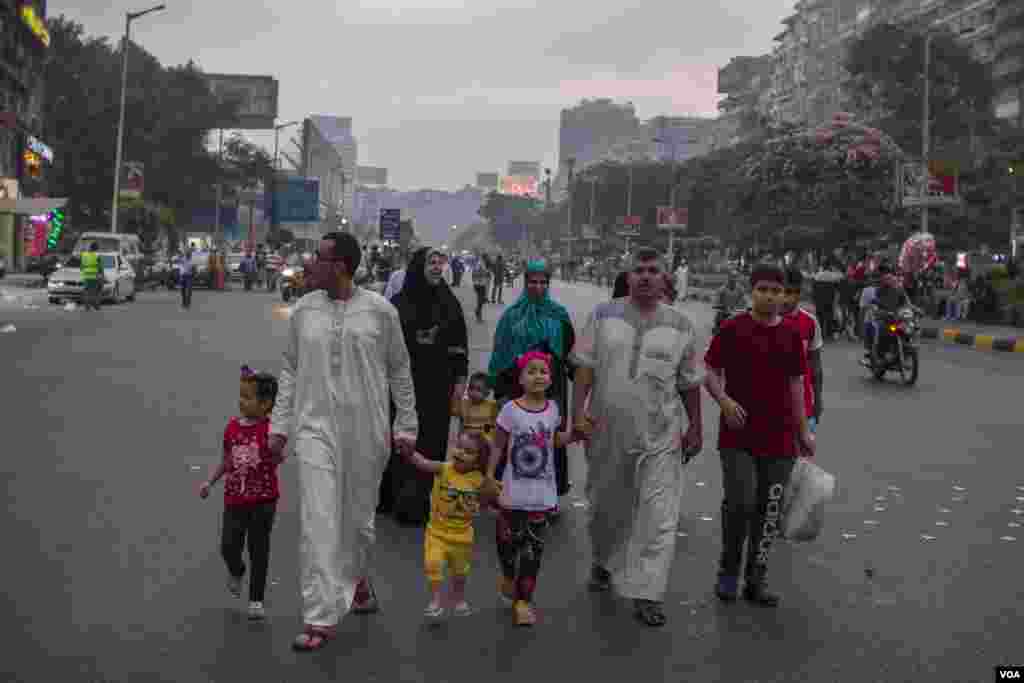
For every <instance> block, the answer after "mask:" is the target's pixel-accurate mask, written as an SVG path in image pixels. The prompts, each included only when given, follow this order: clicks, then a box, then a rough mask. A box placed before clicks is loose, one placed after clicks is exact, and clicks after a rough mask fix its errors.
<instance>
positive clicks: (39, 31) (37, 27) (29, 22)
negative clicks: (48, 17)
mask: <svg viewBox="0 0 1024 683" xmlns="http://www.w3.org/2000/svg"><path fill="white" fill-rule="evenodd" d="M18 14H20V15H21V20H22V21H24V22H25V25H26V26H28V30H29V31H31V32H32V35H34V36H35V37H36V38H38V39H39V42H41V43H42V44H43V45H44V46H46V47H50V32H49V31H48V30H47V28H46V21H44V20H43V18H42V17H40V16H39V15H38V14H36V8H35V7H33V6H32V5H22V6H21V10H20V11H19V12H18Z"/></svg>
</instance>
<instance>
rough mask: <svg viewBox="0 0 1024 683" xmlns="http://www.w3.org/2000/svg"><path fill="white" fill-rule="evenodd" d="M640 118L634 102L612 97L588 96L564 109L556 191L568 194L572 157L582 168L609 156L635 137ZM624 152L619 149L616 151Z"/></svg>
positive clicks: (560, 127)
mask: <svg viewBox="0 0 1024 683" xmlns="http://www.w3.org/2000/svg"><path fill="white" fill-rule="evenodd" d="M639 132H640V121H639V120H638V119H637V117H636V107H635V106H634V105H633V103H632V102H627V103H625V104H618V103H616V102H614V101H612V100H611V99H608V98H599V99H586V100H583V101H582V102H580V103H579V104H577V105H576V106H574V107H571V108H569V109H563V110H562V113H561V120H560V122H559V129H558V171H557V173H556V174H555V179H554V183H553V185H554V188H553V191H554V193H555V194H556V196H561V195H563V194H564V192H565V190H566V187H567V185H568V182H567V181H568V170H569V160H570V159H572V160H573V161H574V163H575V165H574V169H575V170H577V171H578V170H581V169H583V168H586V167H587V166H589V165H590V164H594V163H597V162H599V161H601V160H603V159H605V158H607V157H608V155H609V154H610V153H612V152H613V150H615V149H616V148H617V147H618V146H620V145H622V143H623V142H624V141H635V140H636V139H637V137H638V133H639ZM619 154H621V151H619V150H616V151H615V155H619Z"/></svg>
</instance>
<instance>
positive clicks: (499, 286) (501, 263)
mask: <svg viewBox="0 0 1024 683" xmlns="http://www.w3.org/2000/svg"><path fill="white" fill-rule="evenodd" d="M493 265H494V289H493V290H492V291H491V303H492V304H503V303H505V300H504V298H503V297H502V294H503V292H504V290H505V257H504V256H502V255H501V254H498V258H496V259H494V264H493Z"/></svg>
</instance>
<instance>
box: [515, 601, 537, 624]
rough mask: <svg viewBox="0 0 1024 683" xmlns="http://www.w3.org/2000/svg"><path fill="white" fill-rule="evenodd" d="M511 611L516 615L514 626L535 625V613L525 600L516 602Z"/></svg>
mask: <svg viewBox="0 0 1024 683" xmlns="http://www.w3.org/2000/svg"><path fill="white" fill-rule="evenodd" d="M512 609H513V610H514V611H515V614H516V626H533V625H534V624H536V623H537V613H536V612H534V611H533V607H531V606H530V603H528V602H526V601H525V600H516V604H515V605H514V606H513V607H512Z"/></svg>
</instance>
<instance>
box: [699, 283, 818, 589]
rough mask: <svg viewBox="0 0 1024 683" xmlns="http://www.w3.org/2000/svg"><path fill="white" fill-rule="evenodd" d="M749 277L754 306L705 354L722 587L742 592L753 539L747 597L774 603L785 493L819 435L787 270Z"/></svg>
mask: <svg viewBox="0 0 1024 683" xmlns="http://www.w3.org/2000/svg"><path fill="white" fill-rule="evenodd" d="M750 285H751V288H752V290H753V291H752V295H751V299H752V306H751V310H750V311H749V312H745V313H742V314H740V315H737V316H735V317H733V318H730V319H729V320H726V321H725V322H723V323H722V326H721V329H720V330H719V332H718V334H716V335H715V336H714V337H713V338H712V340H711V347H710V348H709V349H708V352H707V354H706V355H705V363H706V365H707V369H708V373H707V378H706V381H705V386H706V387H707V390H708V393H710V394H711V396H712V398H714V399H715V401H716V402H717V403H718V405H719V406H720V407H721V409H722V415H721V419H720V422H719V429H718V450H719V453H720V456H721V462H722V486H723V489H724V496H723V500H722V555H721V559H720V562H719V570H718V582H717V585H716V586H715V593H716V595H717V596H718V598H719V599H721V600H723V601H726V602H731V601H733V600H735V599H736V597H737V594H738V590H739V575H740V568H741V566H743V551H744V547H746V565H745V566H746V568H745V572H744V575H745V585H744V587H743V597H744V599H746V600H747V601H749V602H752V603H755V604H758V605H763V606H767V607H774V606H776V605H778V603H779V596H778V595H776V594H775V593H773V592H771V591H770V590H769V589H768V587H767V584H766V582H765V576H766V574H767V569H768V554H769V551H770V550H771V546H772V543H773V542H774V540H775V538H776V536H777V535H778V532H779V524H780V513H781V505H782V493H783V491H784V490H785V487H786V483H787V482H788V480H789V475H790V472H791V471H792V469H793V462H794V458H796V456H797V455H801V454H803V455H808V456H812V455H814V436H813V435H812V434H811V429H810V425H809V424H808V422H807V417H806V414H805V407H804V400H805V399H804V379H803V378H804V375H805V373H806V372H807V361H806V358H805V355H804V349H803V342H802V340H801V339H800V333H799V331H798V330H797V327H796V326H794V325H789V324H785V323H784V322H783V320H782V318H781V316H780V315H779V313H780V306H781V303H782V299H783V287H784V275H783V271H782V270H781V269H780V268H778V267H777V266H774V265H767V264H765V265H759V266H756V267H755V268H754V270H753V272H752V273H751V275H750Z"/></svg>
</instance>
